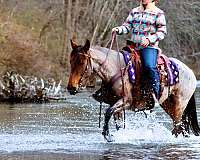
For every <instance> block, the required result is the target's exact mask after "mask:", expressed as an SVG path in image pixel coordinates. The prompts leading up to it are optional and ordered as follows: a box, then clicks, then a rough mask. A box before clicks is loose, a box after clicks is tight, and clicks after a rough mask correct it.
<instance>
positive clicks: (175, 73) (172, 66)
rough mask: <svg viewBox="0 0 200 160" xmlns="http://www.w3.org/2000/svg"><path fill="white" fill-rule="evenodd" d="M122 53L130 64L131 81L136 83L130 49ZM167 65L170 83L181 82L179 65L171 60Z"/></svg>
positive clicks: (127, 63)
mask: <svg viewBox="0 0 200 160" xmlns="http://www.w3.org/2000/svg"><path fill="white" fill-rule="evenodd" d="M122 54H123V56H124V61H125V63H126V65H127V66H128V75H129V80H130V82H131V83H133V84H134V83H135V66H134V65H133V63H132V61H131V57H130V53H129V52H128V51H122ZM166 66H167V72H168V73H167V74H168V84H169V85H170V86H171V85H175V84H176V83H178V82H179V69H178V65H177V64H176V63H175V62H174V61H172V60H169V61H168V64H166Z"/></svg>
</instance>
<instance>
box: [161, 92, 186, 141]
mask: <svg viewBox="0 0 200 160" xmlns="http://www.w3.org/2000/svg"><path fill="white" fill-rule="evenodd" d="M162 107H163V109H164V110H165V111H166V113H167V114H168V115H169V116H170V117H171V119H172V120H173V125H174V128H173V130H172V134H173V135H175V136H176V137H177V136H178V135H179V134H181V133H182V134H183V136H188V134H187V132H186V128H185V127H186V126H185V125H184V123H183V121H182V115H183V112H184V109H183V106H182V105H181V98H180V96H178V95H172V94H171V95H170V96H169V97H168V98H167V99H166V100H165V101H164V102H163V104H162Z"/></svg>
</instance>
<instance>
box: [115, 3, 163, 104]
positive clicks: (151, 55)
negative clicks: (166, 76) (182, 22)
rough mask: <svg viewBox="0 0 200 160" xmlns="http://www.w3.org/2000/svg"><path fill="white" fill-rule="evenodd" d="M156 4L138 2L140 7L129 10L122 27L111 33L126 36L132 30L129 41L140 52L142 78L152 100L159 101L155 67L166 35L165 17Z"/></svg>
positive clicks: (158, 83) (158, 86)
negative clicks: (148, 87)
mask: <svg viewBox="0 0 200 160" xmlns="http://www.w3.org/2000/svg"><path fill="white" fill-rule="evenodd" d="M157 2H158V0H140V6H138V7H136V8H134V9H132V10H131V12H130V13H129V15H128V17H127V19H126V21H125V22H124V23H123V25H122V26H118V27H115V28H113V29H112V33H116V34H118V35H121V34H127V33H129V31H130V30H131V29H132V37H131V41H132V42H133V44H134V46H135V47H134V48H135V49H136V50H138V51H139V52H140V57H141V62H142V65H143V70H144V75H145V77H144V76H143V78H144V81H146V80H147V81H149V82H150V89H151V90H152V95H153V97H154V100H155V97H156V99H159V94H160V75H159V72H158V69H157V66H156V64H157V57H158V49H159V48H158V44H159V41H160V40H162V39H164V37H165V35H166V33H167V29H166V20H165V15H164V12H163V11H162V10H161V9H159V8H158V7H156V3H157ZM144 81H143V82H144Z"/></svg>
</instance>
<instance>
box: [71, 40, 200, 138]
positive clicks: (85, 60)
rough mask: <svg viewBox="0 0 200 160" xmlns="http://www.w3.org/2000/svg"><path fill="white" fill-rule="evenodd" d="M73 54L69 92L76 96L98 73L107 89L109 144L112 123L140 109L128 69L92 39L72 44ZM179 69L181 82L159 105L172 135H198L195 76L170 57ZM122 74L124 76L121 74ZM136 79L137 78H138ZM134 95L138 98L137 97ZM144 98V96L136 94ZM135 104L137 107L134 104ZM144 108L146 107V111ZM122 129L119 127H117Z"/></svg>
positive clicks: (166, 92) (165, 92)
mask: <svg viewBox="0 0 200 160" xmlns="http://www.w3.org/2000/svg"><path fill="white" fill-rule="evenodd" d="M71 46H72V49H73V50H72V52H71V55H70V64H71V73H70V77H69V82H68V86H67V89H68V91H69V93H70V94H74V95H75V94H76V93H78V91H79V87H80V86H81V83H82V81H83V79H86V78H88V77H89V76H90V75H91V74H93V73H95V74H97V75H98V76H99V77H100V78H101V79H102V82H103V84H104V86H105V87H104V88H107V92H108V93H107V95H106V96H105V97H107V98H105V99H103V101H104V102H105V103H107V104H110V107H109V108H108V109H107V110H106V112H105V119H104V121H105V122H104V126H103V132H102V134H103V136H104V138H105V139H106V140H107V141H110V138H109V137H110V135H111V134H110V133H109V124H108V123H109V120H110V118H111V116H112V115H113V116H114V119H116V118H118V117H119V115H122V111H123V110H125V109H130V110H137V109H139V110H140V109H141V108H140V106H139V105H138V106H137V105H136V104H140V103H135V102H133V101H134V100H136V99H134V97H133V94H132V93H133V92H134V87H133V84H132V83H130V81H129V76H128V72H127V70H126V68H127V66H126V64H125V62H124V57H123V54H122V53H119V52H117V51H114V50H111V49H107V48H104V47H99V46H96V47H90V42H89V40H87V41H86V43H85V45H84V46H82V45H77V44H76V43H75V42H73V41H71ZM170 59H171V60H173V61H174V62H175V63H176V64H177V65H178V68H179V82H178V83H177V84H175V85H173V86H170V87H169V86H165V87H164V89H163V91H162V93H161V97H160V99H159V104H160V106H161V107H162V108H163V109H164V111H165V112H166V113H167V114H168V115H169V116H170V117H171V119H172V120H173V125H174V128H173V130H172V134H174V135H175V136H176V137H177V136H178V135H179V134H183V136H185V137H187V136H188V134H189V130H190V129H191V130H192V132H193V134H194V135H196V136H199V135H200V128H199V125H198V120H197V113H196V104H195V98H194V92H195V89H196V83H197V81H196V77H195V75H194V73H193V71H192V70H191V69H190V68H188V67H187V66H186V65H185V64H183V63H182V62H181V61H179V60H177V59H175V58H170ZM122 72H123V73H122ZM136 76H137V75H136ZM134 96H135V95H134ZM136 96H138V97H141V95H136ZM133 104H135V105H133ZM144 109H145V108H144ZM116 128H117V129H119V126H117V125H116Z"/></svg>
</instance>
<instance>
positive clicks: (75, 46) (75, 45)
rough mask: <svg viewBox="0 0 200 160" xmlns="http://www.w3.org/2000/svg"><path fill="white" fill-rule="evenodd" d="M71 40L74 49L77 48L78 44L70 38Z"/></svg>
mask: <svg viewBox="0 0 200 160" xmlns="http://www.w3.org/2000/svg"><path fill="white" fill-rule="evenodd" d="M70 42H71V46H72V49H75V48H77V46H78V45H77V44H76V43H75V42H74V41H73V40H72V39H70Z"/></svg>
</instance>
